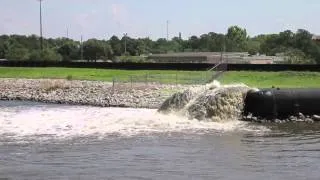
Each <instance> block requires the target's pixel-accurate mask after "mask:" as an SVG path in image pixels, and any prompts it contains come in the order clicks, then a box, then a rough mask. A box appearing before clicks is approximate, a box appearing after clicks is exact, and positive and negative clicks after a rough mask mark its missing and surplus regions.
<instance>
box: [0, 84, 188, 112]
mask: <svg viewBox="0 0 320 180" xmlns="http://www.w3.org/2000/svg"><path fill="white" fill-rule="evenodd" d="M190 87H191V86H182V85H160V84H133V85H132V84H130V83H128V84H125V83H121V84H120V83H119V84H118V83H117V84H115V85H113V84H112V83H110V82H100V81H78V80H72V81H69V80H64V79H0V100H21V101H34V102H44V103H56V104H70V105H90V106H100V107H131V108H150V109H158V108H159V107H160V106H161V104H162V103H163V102H164V101H165V100H166V99H167V98H168V97H170V96H171V95H172V94H173V93H175V92H178V91H183V90H185V89H188V88H190Z"/></svg>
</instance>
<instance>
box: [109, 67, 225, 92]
mask: <svg viewBox="0 0 320 180" xmlns="http://www.w3.org/2000/svg"><path fill="white" fill-rule="evenodd" d="M227 69H228V64H227V63H224V62H221V63H219V64H216V65H215V66H213V67H212V68H209V69H207V70H206V71H175V72H174V73H172V72H169V73H167V74H162V73H153V72H149V73H145V74H142V75H129V76H126V77H117V76H114V77H113V87H116V86H117V85H120V84H126V85H127V86H129V87H131V88H133V87H135V85H142V84H143V85H150V84H157V85H161V84H166V85H205V84H207V83H209V82H212V81H213V80H215V79H217V78H218V77H219V76H221V75H222V73H223V72H225V71H227Z"/></svg>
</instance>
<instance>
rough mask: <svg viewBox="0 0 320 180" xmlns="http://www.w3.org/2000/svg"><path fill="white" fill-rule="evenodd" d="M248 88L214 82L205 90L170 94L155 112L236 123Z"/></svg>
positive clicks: (189, 90)
mask: <svg viewBox="0 0 320 180" xmlns="http://www.w3.org/2000/svg"><path fill="white" fill-rule="evenodd" d="M250 89H251V88H249V87H248V86H246V85H244V84H234V85H221V84H220V83H219V82H217V81H214V82H213V83H211V84H207V85H206V86H205V87H199V88H193V89H188V90H186V91H184V92H179V93H176V94H174V95H172V96H171V97H170V98H168V99H167V100H166V101H165V102H164V103H163V104H162V106H161V107H160V109H159V112H161V113H165V114H170V113H171V114H178V115H182V116H185V117H188V118H190V119H198V120H201V121H212V122H221V121H238V120H239V119H241V116H242V112H243V107H244V97H245V95H246V93H247V92H248V91H249V90H250Z"/></svg>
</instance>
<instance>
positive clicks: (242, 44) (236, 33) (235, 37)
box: [226, 26, 248, 52]
mask: <svg viewBox="0 0 320 180" xmlns="http://www.w3.org/2000/svg"><path fill="white" fill-rule="evenodd" d="M247 39H248V37H247V30H246V29H242V28H240V27H238V26H231V27H229V29H228V33H227V35H226V46H227V51H229V52H236V51H244V50H245V49H246V46H247Z"/></svg>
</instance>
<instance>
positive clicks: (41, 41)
mask: <svg viewBox="0 0 320 180" xmlns="http://www.w3.org/2000/svg"><path fill="white" fill-rule="evenodd" d="M42 1H43V0H39V2H40V48H41V51H42V50H43V36H42Z"/></svg>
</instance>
